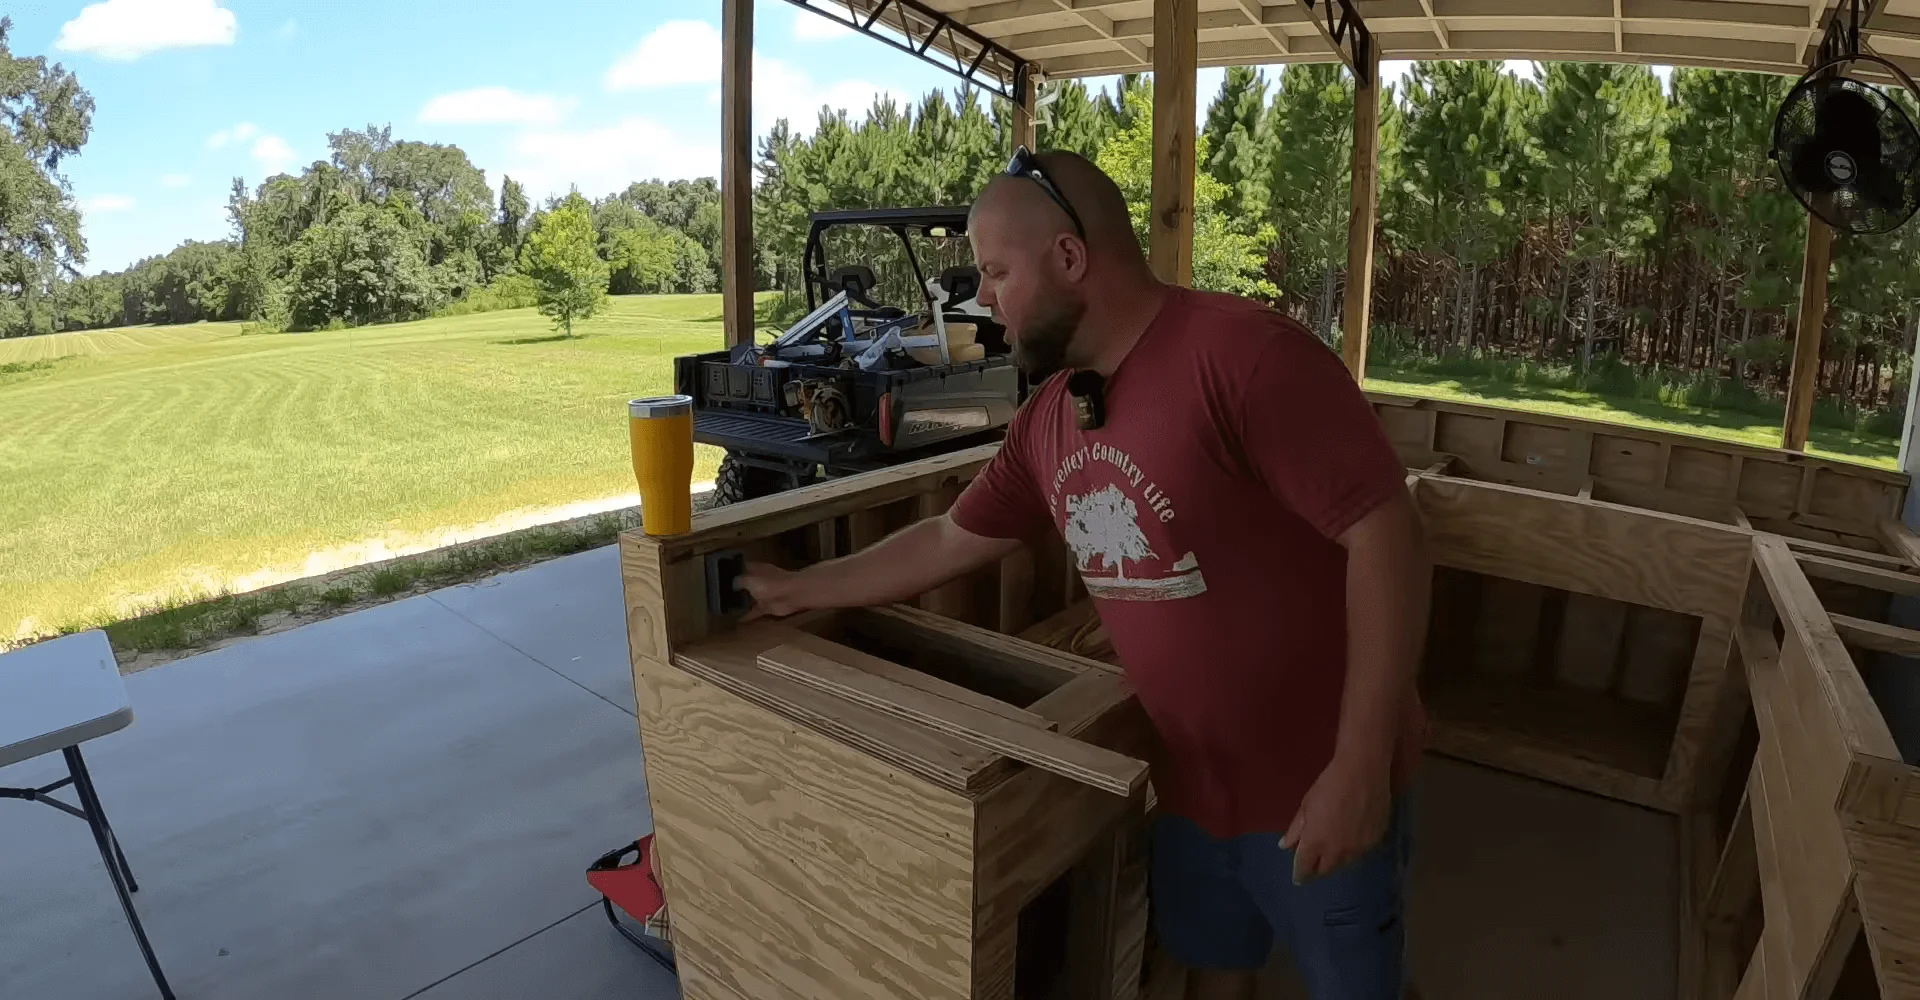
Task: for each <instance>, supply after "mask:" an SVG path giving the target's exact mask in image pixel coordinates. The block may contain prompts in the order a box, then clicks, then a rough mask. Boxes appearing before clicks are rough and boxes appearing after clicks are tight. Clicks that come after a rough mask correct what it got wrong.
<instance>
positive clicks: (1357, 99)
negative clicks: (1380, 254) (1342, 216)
mask: <svg viewBox="0 0 1920 1000" xmlns="http://www.w3.org/2000/svg"><path fill="white" fill-rule="evenodd" d="M1436 23H1437V22H1436ZM1366 59H1367V69H1366V72H1365V73H1361V74H1356V78H1355V85H1354V88H1353V170H1352V176H1351V178H1350V179H1349V181H1348V185H1347V187H1348V200H1347V292H1346V301H1345V303H1344V304H1343V305H1342V307H1341V310H1340V327H1341V334H1340V354H1341V357H1342V358H1343V359H1344V360H1345V361H1346V363H1347V371H1349V372H1352V373H1353V380H1354V381H1355V382H1359V383H1360V384H1362V385H1365V384H1366V381H1367V339H1368V337H1369V335H1370V333H1371V324H1372V320H1373V229H1374V225H1373V223H1374V213H1375V210H1376V209H1377V208H1378V207H1379V204H1380V48H1379V46H1377V45H1369V46H1367V47H1366ZM1361 77H1364V78H1365V80H1366V82H1365V83H1360V82H1359V78H1361Z"/></svg>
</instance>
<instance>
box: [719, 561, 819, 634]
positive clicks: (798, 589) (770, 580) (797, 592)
mask: <svg viewBox="0 0 1920 1000" xmlns="http://www.w3.org/2000/svg"><path fill="white" fill-rule="evenodd" d="M799 576H800V574H798V573H795V572H793V571H792V570H787V569H781V568H780V567H778V566H772V565H769V564H767V563H748V564H747V568H746V569H744V570H742V571H741V573H740V577H739V581H738V584H737V585H738V586H739V587H740V589H742V590H744V591H746V592H747V593H749V594H752V595H753V608H752V609H751V610H749V611H748V612H747V617H746V620H747V621H753V620H755V619H757V618H785V617H786V616H788V615H794V614H799V613H800V612H802V611H810V610H812V607H811V606H810V605H809V604H808V603H807V601H806V594H807V590H806V588H805V587H803V586H799V582H800V581H799Z"/></svg>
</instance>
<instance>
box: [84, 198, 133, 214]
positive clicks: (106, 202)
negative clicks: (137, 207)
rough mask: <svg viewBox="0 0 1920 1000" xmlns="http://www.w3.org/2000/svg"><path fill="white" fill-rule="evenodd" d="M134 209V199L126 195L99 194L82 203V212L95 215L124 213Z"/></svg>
mask: <svg viewBox="0 0 1920 1000" xmlns="http://www.w3.org/2000/svg"><path fill="white" fill-rule="evenodd" d="M132 207H133V198H132V197H130V196H128V195H124V194H97V195H94V196H93V197H91V198H88V199H87V200H85V201H83V202H81V203H80V210H81V211H83V212H91V213H93V214H95V215H105V214H107V213H108V212H124V211H126V210H128V209H130V208H132Z"/></svg>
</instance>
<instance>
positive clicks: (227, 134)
mask: <svg viewBox="0 0 1920 1000" xmlns="http://www.w3.org/2000/svg"><path fill="white" fill-rule="evenodd" d="M259 131H260V126H258V125H255V124H254V123H252V122H241V123H240V124H238V125H235V126H234V127H232V128H223V129H221V130H220V131H218V132H215V133H214V134H212V135H210V136H207V148H208V149H219V148H220V147H222V146H225V145H226V144H227V143H230V142H231V143H234V144H235V145H238V144H240V143H243V142H246V141H247V140H248V139H251V138H253V136H254V134H255V133H257V132H259Z"/></svg>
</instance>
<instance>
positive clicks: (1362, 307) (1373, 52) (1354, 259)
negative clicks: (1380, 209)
mask: <svg viewBox="0 0 1920 1000" xmlns="http://www.w3.org/2000/svg"><path fill="white" fill-rule="evenodd" d="M1367 41H1368V45H1367V47H1366V58H1365V60H1364V61H1363V63H1362V64H1363V65H1364V66H1365V67H1366V75H1367V80H1366V82H1365V83H1364V84H1362V83H1360V82H1358V81H1355V84H1354V88H1353V176H1352V179H1351V180H1350V182H1349V200H1348V208H1347V298H1346V302H1345V304H1344V305H1343V306H1342V307H1341V310H1340V329H1341V335H1340V354H1341V356H1342V357H1343V358H1345V359H1346V362H1347V370H1348V371H1350V372H1352V373H1353V380H1354V381H1355V382H1359V383H1361V384H1362V385H1364V384H1366V381H1367V336H1368V329H1369V324H1370V323H1371V322H1372V319H1373V220H1374V212H1375V209H1376V207H1377V206H1378V205H1379V203H1380V50H1379V49H1377V48H1375V47H1374V45H1373V44H1372V43H1371V39H1370V38H1369V39H1368V40H1367Z"/></svg>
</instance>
